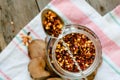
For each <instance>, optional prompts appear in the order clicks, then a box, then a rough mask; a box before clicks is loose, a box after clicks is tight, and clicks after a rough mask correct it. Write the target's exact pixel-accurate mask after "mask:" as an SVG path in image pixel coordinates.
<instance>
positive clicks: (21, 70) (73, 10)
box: [0, 0, 120, 80]
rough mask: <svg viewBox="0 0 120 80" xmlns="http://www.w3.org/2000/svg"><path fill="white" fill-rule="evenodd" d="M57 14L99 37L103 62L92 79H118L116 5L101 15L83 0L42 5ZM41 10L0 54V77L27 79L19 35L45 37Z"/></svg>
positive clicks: (118, 21) (119, 24)
mask: <svg viewBox="0 0 120 80" xmlns="http://www.w3.org/2000/svg"><path fill="white" fill-rule="evenodd" d="M46 8H50V9H52V10H54V11H55V12H56V13H57V14H59V15H60V16H61V17H62V18H63V20H64V21H65V23H66V24H69V23H75V24H80V25H84V26H87V27H88V28H90V29H91V30H93V31H94V32H95V33H96V34H97V35H98V37H99V39H100V41H101V44H102V54H103V63H102V65H101V67H100V68H99V70H98V72H97V75H96V77H95V80H119V79H120V62H119V58H120V35H119V33H120V7H117V8H116V9H114V10H113V11H112V12H110V13H108V14H107V15H105V16H104V17H102V16H101V15H100V14H98V13H97V12H96V11H95V10H94V9H93V8H92V7H91V6H90V5H89V4H88V3H86V2H85V1H84V0H53V1H51V2H50V4H48V5H47V6H46ZM40 15H41V13H39V14H38V15H37V16H36V17H35V18H34V19H33V20H32V21H31V22H30V23H28V24H27V25H26V26H25V27H24V28H23V29H22V30H21V31H20V32H19V33H18V34H17V35H16V36H15V38H14V39H13V40H12V41H11V42H10V44H9V45H8V46H7V47H6V48H5V49H4V50H3V51H2V52H1V54H0V80H31V77H30V74H29V72H28V63H29V57H28V52H27V47H26V46H24V45H23V43H22V39H21V35H20V34H25V35H26V34H27V33H28V32H30V33H31V34H30V36H32V38H33V39H43V40H44V39H45V37H46V35H45V33H44V31H43V29H42V26H41V17H40Z"/></svg>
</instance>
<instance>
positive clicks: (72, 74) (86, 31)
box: [52, 24, 102, 78]
mask: <svg viewBox="0 0 120 80" xmlns="http://www.w3.org/2000/svg"><path fill="white" fill-rule="evenodd" d="M71 26H72V27H71ZM75 26H76V27H79V28H80V29H78V28H76V27H75ZM65 27H66V28H65V30H64V32H63V34H61V35H60V37H59V39H60V38H62V37H64V36H66V35H67V34H71V33H79V34H85V35H86V36H87V37H88V38H89V39H90V40H91V41H92V42H93V44H94V46H95V52H96V55H95V59H94V61H93V63H92V64H91V65H90V66H89V67H88V68H87V69H86V70H84V71H83V74H84V75H82V74H81V72H69V71H66V70H64V69H63V68H61V67H60V66H59V64H58V63H57V60H56V58H55V52H54V51H55V49H56V45H57V43H58V41H59V39H57V40H56V41H55V43H54V45H53V48H52V61H54V63H53V64H54V67H55V69H54V71H55V72H56V73H57V74H59V75H61V76H64V77H66V78H67V77H69V78H70V77H71V78H73V77H79V78H83V77H84V76H88V75H90V74H91V73H92V72H94V70H95V69H96V68H97V67H98V65H99V63H100V58H101V53H102V52H101V49H102V47H101V44H100V40H99V38H98V37H97V35H96V34H95V33H94V32H93V31H92V30H90V29H89V28H87V27H85V26H81V25H77V24H70V25H65ZM56 68H57V69H58V70H59V71H58V70H56ZM63 74H65V75H63Z"/></svg>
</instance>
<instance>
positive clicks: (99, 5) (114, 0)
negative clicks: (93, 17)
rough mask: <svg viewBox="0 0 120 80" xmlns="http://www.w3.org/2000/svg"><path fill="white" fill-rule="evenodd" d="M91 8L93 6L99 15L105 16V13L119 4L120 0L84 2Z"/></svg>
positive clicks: (88, 0)
mask: <svg viewBox="0 0 120 80" xmlns="http://www.w3.org/2000/svg"><path fill="white" fill-rule="evenodd" d="M86 1H87V2H88V3H89V4H90V5H91V6H93V7H94V8H95V9H96V10H97V11H98V12H99V13H100V14H101V15H105V14H106V13H107V12H109V11H111V10H113V9H114V8H115V7H116V6H117V5H119V4H120V0H86Z"/></svg>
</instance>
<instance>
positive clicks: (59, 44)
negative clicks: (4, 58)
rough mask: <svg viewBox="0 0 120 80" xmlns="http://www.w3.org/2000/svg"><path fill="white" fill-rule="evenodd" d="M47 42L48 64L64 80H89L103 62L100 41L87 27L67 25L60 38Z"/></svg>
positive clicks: (48, 39) (47, 39)
mask: <svg viewBox="0 0 120 80" xmlns="http://www.w3.org/2000/svg"><path fill="white" fill-rule="evenodd" d="M46 41H47V52H46V54H47V60H48V64H49V65H50V68H51V69H52V70H53V71H54V72H55V73H57V74H58V75H59V76H61V77H62V78H63V79H64V80H84V79H87V77H88V76H89V75H91V74H92V73H93V72H95V71H96V69H97V68H98V67H99V65H100V63H101V61H102V58H101V57H102V51H101V49H102V48H101V44H100V40H99V38H98V37H97V36H96V34H95V33H94V32H93V31H92V30H90V29H89V28H87V27H85V26H81V25H77V24H70V25H65V29H64V30H63V32H62V34H60V35H59V37H58V38H51V37H49V36H48V37H47V38H46Z"/></svg>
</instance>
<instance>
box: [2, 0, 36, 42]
mask: <svg viewBox="0 0 120 80" xmlns="http://www.w3.org/2000/svg"><path fill="white" fill-rule="evenodd" d="M0 10H1V18H0V23H1V24H0V29H1V31H2V34H3V37H4V39H5V42H6V43H7V44H8V43H9V42H10V41H11V40H12V39H13V37H14V36H15V35H16V34H17V33H18V32H19V31H20V30H21V29H22V28H23V27H24V26H25V25H26V24H27V23H28V22H29V21H30V20H31V19H32V18H33V17H35V16H36V14H37V13H38V8H37V6H36V3H35V1H34V0H0ZM0 38H1V37H0Z"/></svg>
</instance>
